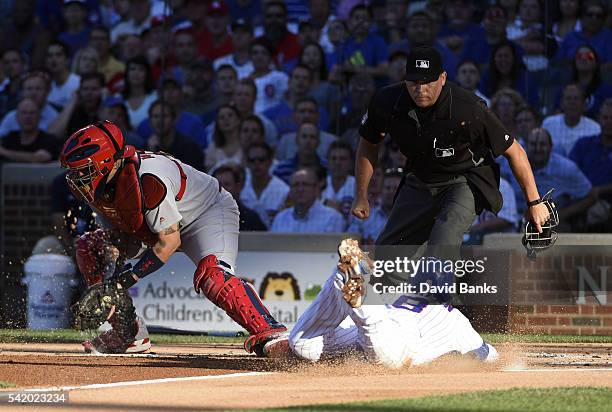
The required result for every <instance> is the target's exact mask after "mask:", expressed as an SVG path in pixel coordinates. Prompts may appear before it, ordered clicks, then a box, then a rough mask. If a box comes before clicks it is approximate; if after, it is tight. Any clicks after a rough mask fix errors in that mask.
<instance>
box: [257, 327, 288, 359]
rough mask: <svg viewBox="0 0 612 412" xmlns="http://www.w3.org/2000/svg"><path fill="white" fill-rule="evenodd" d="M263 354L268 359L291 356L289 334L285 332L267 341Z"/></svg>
mask: <svg viewBox="0 0 612 412" xmlns="http://www.w3.org/2000/svg"><path fill="white" fill-rule="evenodd" d="M263 354H264V356H265V357H266V358H285V357H287V356H288V355H290V354H291V349H290V348H289V332H283V333H281V334H279V335H278V336H277V337H275V338H272V339H270V340H269V341H267V342H266V343H265V344H264V346H263Z"/></svg>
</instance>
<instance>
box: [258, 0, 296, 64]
mask: <svg viewBox="0 0 612 412" xmlns="http://www.w3.org/2000/svg"><path fill="white" fill-rule="evenodd" d="M263 26H264V34H263V37H265V38H266V39H267V40H268V41H269V42H270V44H271V45H272V48H273V51H274V55H273V58H274V61H275V62H276V63H277V64H278V65H279V67H282V66H285V65H290V64H291V63H292V61H293V60H297V59H298V58H299V57H300V53H301V51H302V46H300V42H299V41H298V37H297V36H296V35H295V34H293V33H291V32H290V31H289V30H288V29H287V6H286V5H285V3H284V2H282V1H275V0H272V1H269V2H267V3H266V5H265V8H264V23H263Z"/></svg>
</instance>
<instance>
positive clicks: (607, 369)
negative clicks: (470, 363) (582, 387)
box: [500, 368, 612, 372]
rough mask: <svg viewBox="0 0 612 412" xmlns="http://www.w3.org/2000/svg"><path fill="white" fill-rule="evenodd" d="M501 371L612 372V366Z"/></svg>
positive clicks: (503, 370)
mask: <svg viewBox="0 0 612 412" xmlns="http://www.w3.org/2000/svg"><path fill="white" fill-rule="evenodd" d="M500 372H612V368H558V369H502V370H501V371H500Z"/></svg>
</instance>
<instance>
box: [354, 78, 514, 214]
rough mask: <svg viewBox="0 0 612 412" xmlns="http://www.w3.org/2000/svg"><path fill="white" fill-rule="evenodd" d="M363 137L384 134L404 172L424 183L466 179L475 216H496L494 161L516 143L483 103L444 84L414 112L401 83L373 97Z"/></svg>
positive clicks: (496, 168) (497, 194)
mask: <svg viewBox="0 0 612 412" xmlns="http://www.w3.org/2000/svg"><path fill="white" fill-rule="evenodd" d="M359 133H360V135H361V137H363V138H364V139H366V140H367V141H368V142H370V143H374V144H378V143H380V142H381V141H382V140H383V139H384V138H385V135H386V134H387V133H389V134H390V135H391V137H392V138H393V139H394V141H395V142H396V144H397V145H398V146H399V147H400V150H401V152H402V153H403V154H404V156H406V157H407V161H406V169H407V170H408V171H410V172H412V173H414V174H415V175H416V177H418V178H419V179H420V180H422V181H423V182H425V183H441V182H445V181H448V180H451V179H452V178H453V177H455V176H457V175H465V176H466V178H467V180H468V183H469V184H470V187H471V188H472V191H473V192H474V197H475V199H476V205H477V206H476V207H477V212H478V213H480V211H481V210H482V209H483V208H484V209H489V210H491V211H493V212H495V213H497V212H498V211H499V210H500V209H501V206H502V197H501V193H500V192H499V166H498V165H497V164H496V163H495V160H494V159H495V157H497V156H499V155H501V154H502V153H504V152H505V151H506V150H507V149H508V148H509V147H510V145H511V144H512V143H513V141H514V139H513V138H512V137H511V136H510V134H509V133H508V132H507V131H506V129H505V128H504V126H503V125H502V124H501V122H500V121H499V119H497V117H496V116H495V115H494V114H493V113H492V112H491V111H490V110H489V109H488V108H487V106H486V104H485V103H484V101H483V100H481V99H480V98H478V97H477V96H476V95H474V94H473V93H472V92H469V91H467V90H465V89H463V88H461V87H459V86H457V85H455V84H453V83H450V82H448V81H447V82H446V84H445V85H444V87H443V88H442V92H441V93H440V97H439V98H438V100H437V101H436V103H434V104H433V105H432V106H431V107H428V108H425V109H423V108H420V107H418V106H417V105H416V104H415V103H414V101H413V100H412V98H411V97H410V94H409V93H408V90H407V89H406V84H405V82H403V81H402V82H399V83H394V84H391V85H389V86H386V87H384V88H382V89H380V90H378V91H377V92H376V94H375V95H374V96H373V97H372V100H371V102H370V106H369V107H368V111H367V112H366V114H365V115H364V117H363V119H362V121H361V127H360V128H359Z"/></svg>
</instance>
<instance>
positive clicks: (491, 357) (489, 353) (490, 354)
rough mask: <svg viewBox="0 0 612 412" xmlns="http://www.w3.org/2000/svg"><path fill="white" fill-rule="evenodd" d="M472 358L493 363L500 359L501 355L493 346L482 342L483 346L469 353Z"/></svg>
mask: <svg viewBox="0 0 612 412" xmlns="http://www.w3.org/2000/svg"><path fill="white" fill-rule="evenodd" d="M468 354H470V355H471V356H473V357H474V358H476V359H478V360H479V361H481V362H485V363H493V362H496V361H497V360H498V359H499V353H498V352H497V349H495V348H494V347H493V346H492V345H490V344H488V343H487V342H482V346H480V347H479V348H477V349H474V350H473V351H470V352H468Z"/></svg>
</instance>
